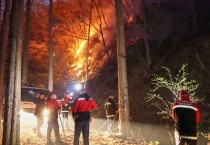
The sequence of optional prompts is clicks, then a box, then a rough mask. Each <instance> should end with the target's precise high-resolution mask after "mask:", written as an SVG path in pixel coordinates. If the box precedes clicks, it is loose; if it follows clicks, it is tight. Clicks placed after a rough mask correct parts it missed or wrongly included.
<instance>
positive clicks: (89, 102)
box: [33, 90, 200, 145]
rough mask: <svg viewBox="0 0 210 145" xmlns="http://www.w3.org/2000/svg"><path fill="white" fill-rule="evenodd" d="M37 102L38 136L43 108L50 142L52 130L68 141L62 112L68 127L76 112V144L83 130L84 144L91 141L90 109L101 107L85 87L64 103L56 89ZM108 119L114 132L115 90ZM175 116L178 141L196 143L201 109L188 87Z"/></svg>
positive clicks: (109, 100)
mask: <svg viewBox="0 0 210 145" xmlns="http://www.w3.org/2000/svg"><path fill="white" fill-rule="evenodd" d="M34 103H35V104H36V108H35V112H34V115H35V116H36V118H37V127H36V128H33V131H34V132H35V133H36V134H37V136H38V137H42V134H41V132H40V128H41V126H42V124H43V122H44V115H43V112H44V110H45V109H47V110H48V127H47V144H53V142H52V140H51V132H52V130H54V133H55V144H65V143H64V142H63V141H61V140H60V134H59V124H58V117H60V116H59V115H62V116H63V123H64V127H65V129H67V130H70V128H69V127H70V126H69V121H68V115H69V112H70V111H71V112H72V118H73V120H74V122H75V128H74V145H79V137H80V134H81V132H82V134H83V144H84V145H89V124H90V122H91V121H92V119H91V116H90V111H91V110H94V109H96V108H97V105H96V103H95V101H94V100H93V99H92V98H91V97H90V96H89V95H88V94H87V93H86V92H85V91H83V92H82V93H81V94H80V95H79V96H78V97H77V98H76V99H75V100H74V101H73V99H72V96H70V94H69V92H66V93H65V94H64V97H63V100H62V103H61V104H60V105H59V103H58V102H57V101H56V93H55V92H50V95H49V97H48V98H47V99H45V96H44V94H42V93H40V94H38V95H37V96H36V97H35V98H34ZM104 108H105V111H106V117H107V122H108V133H111V132H112V127H111V126H112V123H113V122H114V120H115V118H116V116H117V114H118V106H117V103H116V102H115V101H114V97H113V95H112V94H108V95H107V99H106V101H105V104H104ZM171 117H172V118H173V120H174V122H175V139H176V145H185V144H187V145H196V144H197V131H196V128H197V124H198V123H199V122H200V111H199V108H198V107H197V105H196V104H194V103H192V102H191V101H190V96H189V92H188V90H181V91H179V98H178V100H177V101H176V102H174V103H173V105H172V113H171Z"/></svg>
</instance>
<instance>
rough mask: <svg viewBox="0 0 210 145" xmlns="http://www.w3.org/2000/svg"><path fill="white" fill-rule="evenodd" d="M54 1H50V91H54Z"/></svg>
mask: <svg viewBox="0 0 210 145" xmlns="http://www.w3.org/2000/svg"><path fill="white" fill-rule="evenodd" d="M52 27H53V0H50V6H49V82H48V89H49V90H50V91H52V90H53V34H52V33H53V32H52Z"/></svg>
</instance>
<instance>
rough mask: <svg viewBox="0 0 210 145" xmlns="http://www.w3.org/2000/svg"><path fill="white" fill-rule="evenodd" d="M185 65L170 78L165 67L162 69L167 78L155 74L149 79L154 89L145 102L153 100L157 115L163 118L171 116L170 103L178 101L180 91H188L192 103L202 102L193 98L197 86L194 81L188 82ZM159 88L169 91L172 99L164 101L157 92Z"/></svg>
mask: <svg viewBox="0 0 210 145" xmlns="http://www.w3.org/2000/svg"><path fill="white" fill-rule="evenodd" d="M187 66H188V65H187V64H183V65H182V67H181V69H180V70H179V72H178V74H177V75H175V76H172V74H171V71H170V69H169V68H167V67H162V68H163V69H164V70H165V71H166V72H167V74H168V76H167V77H164V76H160V75H157V74H155V75H154V76H153V78H152V79H151V81H152V85H153V86H154V88H153V89H152V90H151V93H148V97H147V98H146V99H147V101H151V100H154V99H155V103H153V105H155V106H156V107H157V108H158V110H159V111H158V112H157V114H160V115H163V117H164V118H169V117H170V116H171V105H172V102H174V101H175V100H177V99H178V92H179V91H180V90H189V93H190V99H191V101H192V102H199V101H202V100H201V99H199V98H197V97H196V96H195V93H196V89H197V88H198V86H199V85H198V84H197V82H196V81H195V80H188V73H187V71H186V68H187ZM160 88H165V89H167V90H169V91H170V92H171V93H172V94H173V95H172V99H164V98H163V96H161V95H160V94H159V93H157V90H159V89H160Z"/></svg>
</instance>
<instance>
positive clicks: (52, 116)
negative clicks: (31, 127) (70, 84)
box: [46, 92, 63, 144]
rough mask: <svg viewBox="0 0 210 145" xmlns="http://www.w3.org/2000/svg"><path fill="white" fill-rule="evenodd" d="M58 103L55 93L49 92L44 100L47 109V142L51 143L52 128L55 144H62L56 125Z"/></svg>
mask: <svg viewBox="0 0 210 145" xmlns="http://www.w3.org/2000/svg"><path fill="white" fill-rule="evenodd" d="M59 108H60V106H59V104H58V102H57V101H56V94H55V93H54V92H50V95H49V97H48V99H47V101H46V109H47V110H48V127H47V144H53V142H52V140H51V132H52V129H53V130H54V133H55V144H63V142H62V141H61V140H60V134H59V125H58V111H59Z"/></svg>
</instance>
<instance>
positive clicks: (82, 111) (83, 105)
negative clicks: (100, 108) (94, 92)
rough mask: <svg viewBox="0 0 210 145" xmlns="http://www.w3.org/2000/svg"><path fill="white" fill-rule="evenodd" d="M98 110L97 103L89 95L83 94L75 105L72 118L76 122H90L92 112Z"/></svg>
mask: <svg viewBox="0 0 210 145" xmlns="http://www.w3.org/2000/svg"><path fill="white" fill-rule="evenodd" d="M96 108H97V105H96V103H95V101H94V100H93V99H92V98H90V96H89V95H88V94H87V93H83V94H81V95H80V96H79V97H78V98H77V99H76V100H75V102H74V103H73V106H72V116H73V118H74V119H75V121H76V122H80V121H85V120H89V119H90V111H91V110H93V109H96Z"/></svg>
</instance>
